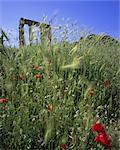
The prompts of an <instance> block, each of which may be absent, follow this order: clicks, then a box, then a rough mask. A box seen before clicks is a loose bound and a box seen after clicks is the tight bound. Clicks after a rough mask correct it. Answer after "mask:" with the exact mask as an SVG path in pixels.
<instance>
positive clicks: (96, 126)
mask: <svg viewBox="0 0 120 150" xmlns="http://www.w3.org/2000/svg"><path fill="white" fill-rule="evenodd" d="M91 130H92V131H93V132H98V133H105V129H104V127H103V125H102V124H100V123H95V124H93V125H92V127H91Z"/></svg>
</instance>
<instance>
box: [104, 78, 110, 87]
mask: <svg viewBox="0 0 120 150" xmlns="http://www.w3.org/2000/svg"><path fill="white" fill-rule="evenodd" d="M103 85H104V87H105V88H109V87H110V81H109V80H105V81H104V83H103Z"/></svg>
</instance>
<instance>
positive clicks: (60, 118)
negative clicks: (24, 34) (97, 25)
mask: <svg viewBox="0 0 120 150" xmlns="http://www.w3.org/2000/svg"><path fill="white" fill-rule="evenodd" d="M104 40H105V39H104V36H92V38H90V36H89V37H86V38H81V39H80V41H79V42H77V43H73V44H70V43H68V42H65V41H61V42H60V43H55V44H52V45H50V44H47V43H44V44H42V45H35V46H26V47H23V48H20V49H17V48H10V47H8V48H5V51H6V53H2V50H3V49H4V48H3V47H2V48H1V56H0V57H1V59H0V64H1V77H0V80H1V81H0V83H1V90H0V94H1V99H0V112H1V124H0V136H1V140H0V142H1V143H0V146H1V147H0V148H1V149H2V150H7V149H9V150H29V149H31V150H34V149H38V150H60V149H62V150H65V149H68V150H89V149H91V150H102V149H104V148H105V147H104V146H103V145H101V144H99V143H97V142H95V141H94V138H95V135H94V133H93V132H92V130H91V126H92V125H93V124H94V123H96V122H101V123H102V124H103V125H104V127H105V130H106V132H107V134H108V135H110V136H111V144H112V149H113V150H118V149H119V147H118V146H119V143H118V140H119V139H118V130H119V129H118V128H119V126H118V117H119V87H120V83H119V81H120V68H119V58H120V43H119V42H115V41H114V40H112V38H111V39H109V38H106V40H105V42H104Z"/></svg>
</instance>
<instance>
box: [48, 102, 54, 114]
mask: <svg viewBox="0 0 120 150" xmlns="http://www.w3.org/2000/svg"><path fill="white" fill-rule="evenodd" d="M47 109H48V112H51V111H52V110H53V105H51V104H49V105H48V108H47Z"/></svg>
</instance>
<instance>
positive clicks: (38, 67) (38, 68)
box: [33, 66, 41, 70]
mask: <svg viewBox="0 0 120 150" xmlns="http://www.w3.org/2000/svg"><path fill="white" fill-rule="evenodd" d="M33 69H34V70H40V69H41V67H40V66H33Z"/></svg>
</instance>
